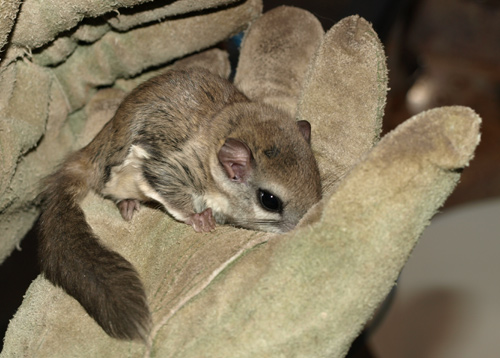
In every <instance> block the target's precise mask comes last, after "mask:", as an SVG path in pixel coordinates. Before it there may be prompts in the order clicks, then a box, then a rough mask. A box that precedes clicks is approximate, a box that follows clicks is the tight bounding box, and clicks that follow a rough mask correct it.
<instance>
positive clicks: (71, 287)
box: [39, 152, 151, 341]
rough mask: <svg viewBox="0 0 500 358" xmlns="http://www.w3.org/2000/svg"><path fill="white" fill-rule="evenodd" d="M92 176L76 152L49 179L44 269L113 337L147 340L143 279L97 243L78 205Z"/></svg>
mask: <svg viewBox="0 0 500 358" xmlns="http://www.w3.org/2000/svg"><path fill="white" fill-rule="evenodd" d="M93 175H94V176H95V175H98V174H96V173H95V168H93V167H92V165H91V163H90V162H89V161H88V160H86V159H85V157H84V156H83V155H82V153H81V152H77V153H76V154H75V155H73V156H72V157H70V158H69V159H68V160H67V161H66V162H65V164H64V165H63V166H62V167H61V169H59V171H57V172H56V173H54V174H53V175H52V176H51V177H49V178H48V180H47V183H46V187H45V190H44V192H43V193H42V199H43V206H44V211H43V213H42V215H41V217H40V222H39V259H40V266H41V270H42V272H43V273H44V274H45V277H46V278H47V279H48V280H49V281H51V282H52V283H53V284H54V285H56V286H60V287H62V288H63V289H64V290H65V291H66V292H67V293H68V294H70V295H71V296H73V297H74V298H75V299H77V300H78V302H80V304H81V305H82V306H83V308H85V310H86V311H87V313H88V314H89V315H90V316H91V317H92V318H94V319H95V320H96V321H97V323H98V324H99V325H100V326H101V327H102V328H103V329H104V331H105V332H106V333H107V334H109V335H110V336H111V337H114V338H119V339H130V340H132V339H141V340H143V341H146V338H147V335H148V333H149V329H150V322H151V319H150V313H149V309H148V305H147V302H146V294H145V291H144V287H143V285H142V283H141V280H140V278H139V275H138V273H137V271H136V270H135V269H134V267H133V266H132V264H130V263H129V262H128V261H127V260H126V259H125V258H123V257H122V256H121V255H120V254H118V253H117V252H114V251H111V250H109V249H107V248H106V247H105V246H103V245H102V244H101V243H100V242H99V238H98V237H97V236H96V235H95V234H94V232H93V231H92V228H91V227H90V226H89V224H88V223H87V221H86V220H85V215H84V212H83V210H82V209H81V207H80V205H79V202H80V201H81V200H82V199H83V198H84V197H85V195H87V193H88V192H89V190H90V187H91V181H92V180H93V178H92V176H93Z"/></svg>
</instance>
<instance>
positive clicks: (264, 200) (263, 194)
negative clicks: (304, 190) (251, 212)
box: [257, 189, 283, 213]
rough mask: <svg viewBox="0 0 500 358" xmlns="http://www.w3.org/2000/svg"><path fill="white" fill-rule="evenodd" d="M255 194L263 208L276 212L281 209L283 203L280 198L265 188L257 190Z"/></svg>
mask: <svg viewBox="0 0 500 358" xmlns="http://www.w3.org/2000/svg"><path fill="white" fill-rule="evenodd" d="M257 196H258V198H259V201H260V205H262V207H263V208H264V209H266V210H268V211H272V212H278V213H279V212H281V211H282V210H283V203H282V202H281V200H280V198H278V197H277V196H276V195H274V194H272V193H270V192H268V191H267V190H262V189H259V190H257Z"/></svg>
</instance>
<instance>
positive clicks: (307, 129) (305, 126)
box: [297, 121, 311, 144]
mask: <svg viewBox="0 0 500 358" xmlns="http://www.w3.org/2000/svg"><path fill="white" fill-rule="evenodd" d="M297 127H299V131H300V133H302V136H303V137H304V139H305V140H306V142H307V143H309V144H311V123H309V122H308V121H297Z"/></svg>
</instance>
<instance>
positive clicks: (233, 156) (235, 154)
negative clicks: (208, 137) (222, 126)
mask: <svg viewBox="0 0 500 358" xmlns="http://www.w3.org/2000/svg"><path fill="white" fill-rule="evenodd" d="M218 158H219V162H220V163H221V164H222V166H223V167H224V169H225V170H226V173H227V176H228V178H229V179H231V180H232V181H235V182H238V183H244V182H246V180H247V178H248V176H249V175H250V171H251V170H252V168H251V166H250V161H251V160H252V152H251V151H250V148H248V146H247V145H246V144H245V143H243V142H242V141H239V140H237V139H233V138H228V139H226V142H225V143H224V145H223V146H222V148H221V149H220V150H219V154H218Z"/></svg>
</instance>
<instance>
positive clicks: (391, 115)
mask: <svg viewBox="0 0 500 358" xmlns="http://www.w3.org/2000/svg"><path fill="white" fill-rule="evenodd" d="M263 1H264V11H268V10H270V9H272V8H274V7H276V6H279V5H292V6H297V7H301V8H303V9H306V10H308V11H310V12H311V13H313V14H314V15H315V16H316V17H317V18H318V19H319V20H320V21H321V23H322V25H323V28H324V29H325V30H328V29H329V28H330V27H332V26H333V25H335V23H336V22H337V21H339V20H340V19H342V18H343V17H345V16H349V15H354V14H359V15H361V16H362V17H364V18H365V19H367V20H368V21H370V22H371V23H372V25H373V27H374V29H375V31H376V32H377V33H378V35H379V37H380V39H381V41H382V42H383V44H384V47H385V50H386V55H387V63H388V68H389V87H390V89H391V90H390V91H389V93H388V100H387V105H386V110H385V117H384V130H383V133H387V132H388V131H390V130H392V129H394V128H395V127H396V126H397V125H398V124H400V123H401V122H403V121H404V120H406V119H408V118H410V117H411V116H412V115H414V114H416V113H419V112H421V111H424V110H426V109H430V108H434V107H438V106H446V105H465V106H469V107H471V108H473V109H474V110H475V111H476V112H477V113H478V114H479V115H480V116H481V117H482V119H483V124H482V138H481V143H480V145H479V147H478V148H477V150H476V156H475V158H474V160H473V161H472V162H471V165H470V166H469V167H468V168H466V169H465V171H464V172H463V174H462V179H461V182H460V184H459V185H458V186H457V188H456V190H455V191H454V193H453V194H452V195H451V197H450V198H449V199H448V200H447V202H446V204H445V206H444V208H443V209H442V212H441V213H440V214H438V215H437V216H436V217H435V218H434V220H433V222H432V224H431V225H430V226H429V227H428V229H427V230H426V231H425V232H424V235H423V236H422V238H421V239H420V241H419V244H418V245H417V247H416V249H415V250H414V253H413V254H412V257H411V258H410V260H409V262H408V264H407V265H406V266H405V268H404V269H403V272H402V273H401V277H400V279H399V282H398V285H397V287H396V289H395V290H394V291H393V293H392V294H391V296H390V297H389V298H388V300H387V301H386V304H385V305H384V306H383V307H382V308H381V310H380V312H379V315H378V316H376V317H375V319H374V321H373V323H372V324H371V325H368V326H367V329H366V330H365V332H364V333H363V334H362V335H361V336H360V337H359V339H358V340H357V341H356V342H355V343H354V344H353V347H352V348H351V351H350V352H349V355H348V357H350V358H353V357H360V358H361V357H379V358H396V357H397V358H400V357H409V358H432V357H436V358H448V357H454V358H461V357H464V358H465V357H483V358H484V357H498V352H499V351H500V339H498V338H499V332H500V284H499V279H498V278H497V276H498V275H499V274H500V0H399V1H398V0H377V1H374V0H323V1H322V0H292V1H283V0H263ZM35 247H36V245H35V240H34V235H33V232H31V233H29V234H28V235H27V236H26V239H25V240H24V241H23V242H22V251H16V252H14V253H13V254H12V255H11V256H10V257H9V258H8V259H7V260H6V261H5V262H4V263H3V264H2V266H1V267H0V286H1V287H4V288H6V287H8V289H9V291H10V292H9V295H8V297H7V299H6V302H3V303H2V309H1V310H0V332H1V333H0V334H1V335H2V336H3V331H4V330H5V329H6V327H7V324H8V321H9V319H10V318H11V317H12V315H13V314H14V312H15V311H16V309H17V307H18V305H19V304H20V303H21V301H22V297H23V294H24V292H25V290H26V288H27V287H28V285H29V283H30V282H31V280H32V279H34V278H35V277H36V275H37V274H38V269H37V267H36V265H34V262H36V260H35ZM9 272H10V273H11V272H16V276H15V277H16V281H15V282H12V275H9V274H8V273H9ZM0 349H1V341H0Z"/></svg>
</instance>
